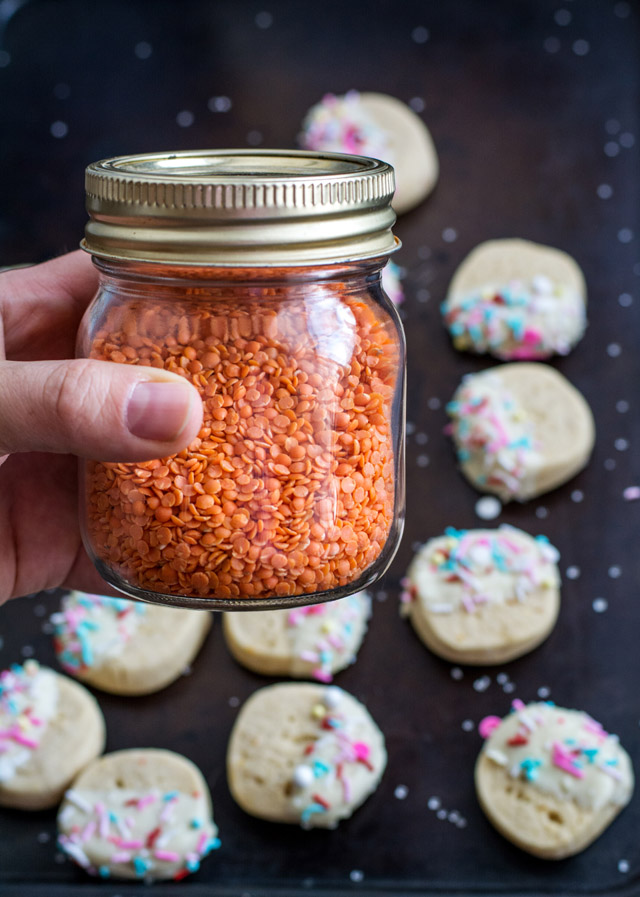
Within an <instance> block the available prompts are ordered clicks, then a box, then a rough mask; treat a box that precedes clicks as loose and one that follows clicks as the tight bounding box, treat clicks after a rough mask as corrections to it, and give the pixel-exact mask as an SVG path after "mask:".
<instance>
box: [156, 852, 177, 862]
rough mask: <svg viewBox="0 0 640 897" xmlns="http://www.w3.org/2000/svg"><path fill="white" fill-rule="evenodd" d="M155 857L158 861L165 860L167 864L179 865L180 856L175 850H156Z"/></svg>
mask: <svg viewBox="0 0 640 897" xmlns="http://www.w3.org/2000/svg"><path fill="white" fill-rule="evenodd" d="M154 857H155V858H156V859H157V860H164V861H165V862H166V863H179V862H180V854H179V853H175V852H174V851H173V850H156V852H155V853H154Z"/></svg>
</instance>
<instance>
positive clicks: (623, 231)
mask: <svg viewBox="0 0 640 897" xmlns="http://www.w3.org/2000/svg"><path fill="white" fill-rule="evenodd" d="M618 240H620V242H621V243H630V242H631V241H632V240H633V231H632V230H631V228H630V227H621V228H620V230H619V231H618Z"/></svg>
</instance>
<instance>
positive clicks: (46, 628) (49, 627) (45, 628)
mask: <svg viewBox="0 0 640 897" xmlns="http://www.w3.org/2000/svg"><path fill="white" fill-rule="evenodd" d="M40 630H41V632H44V634H45V635H53V633H54V632H55V626H54V625H53V624H52V623H50V622H49V621H48V620H47V621H46V622H45V623H43V624H42V626H41V627H40Z"/></svg>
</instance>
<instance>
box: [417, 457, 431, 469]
mask: <svg viewBox="0 0 640 897" xmlns="http://www.w3.org/2000/svg"><path fill="white" fill-rule="evenodd" d="M416 464H417V465H418V467H427V466H428V464H429V455H418V457H417V458H416Z"/></svg>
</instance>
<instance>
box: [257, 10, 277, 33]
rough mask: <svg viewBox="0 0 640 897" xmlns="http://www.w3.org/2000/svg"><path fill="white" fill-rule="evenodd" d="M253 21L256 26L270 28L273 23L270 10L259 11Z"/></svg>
mask: <svg viewBox="0 0 640 897" xmlns="http://www.w3.org/2000/svg"><path fill="white" fill-rule="evenodd" d="M255 23H256V25H257V26H258V28H262V29H266V28H271V26H272V25H273V16H272V15H271V13H270V12H266V10H265V11H263V12H259V13H258V15H257V16H256V18H255Z"/></svg>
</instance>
